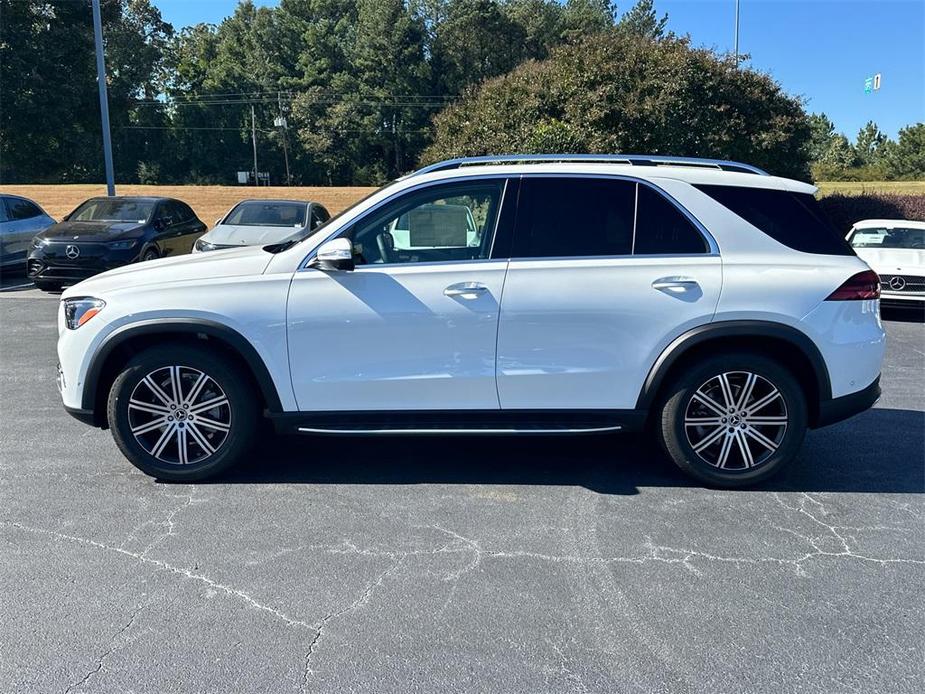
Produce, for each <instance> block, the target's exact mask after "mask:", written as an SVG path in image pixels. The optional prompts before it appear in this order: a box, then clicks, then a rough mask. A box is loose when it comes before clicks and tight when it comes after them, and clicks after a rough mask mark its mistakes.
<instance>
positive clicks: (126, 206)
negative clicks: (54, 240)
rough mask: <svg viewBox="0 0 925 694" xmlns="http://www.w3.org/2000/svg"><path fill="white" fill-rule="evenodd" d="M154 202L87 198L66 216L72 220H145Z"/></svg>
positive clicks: (148, 216)
mask: <svg viewBox="0 0 925 694" xmlns="http://www.w3.org/2000/svg"><path fill="white" fill-rule="evenodd" d="M153 209H154V203H153V202H148V201H142V200H118V199H99V200H87V202H85V203H84V204H83V205H81V206H80V207H78V208H77V209H76V210H74V213H73V214H72V215H71V216H70V217H69V218H68V219H69V221H72V222H138V223H139V224H141V223H144V222H147V221H148V218H150V217H151V211H152V210H153Z"/></svg>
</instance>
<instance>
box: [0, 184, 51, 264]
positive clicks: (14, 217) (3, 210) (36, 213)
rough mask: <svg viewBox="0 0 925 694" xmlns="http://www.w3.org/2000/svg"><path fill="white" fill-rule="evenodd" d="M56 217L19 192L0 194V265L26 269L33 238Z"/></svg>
mask: <svg viewBox="0 0 925 694" xmlns="http://www.w3.org/2000/svg"><path fill="white" fill-rule="evenodd" d="M54 223H55V220H54V219H52V218H51V217H50V216H48V215H47V214H46V213H45V210H43V209H42V208H41V207H39V206H38V204H37V203H35V202H33V201H32V200H29V199H28V198H23V197H20V196H19V195H8V194H3V195H0V267H3V268H6V269H9V268H12V267H15V266H22V270H23V271H25V269H26V256H27V255H28V254H29V246H30V244H31V243H32V239H33V238H34V237H35V235H36V234H38V233H39V232H40V231H44V230H45V229H47V228H48V227H50V226H51V225H52V224H54Z"/></svg>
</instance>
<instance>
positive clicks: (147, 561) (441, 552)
mask: <svg viewBox="0 0 925 694" xmlns="http://www.w3.org/2000/svg"><path fill="white" fill-rule="evenodd" d="M773 498H774V500H775V502H776V503H777V504H778V505H779V506H780V507H782V508H783V509H785V510H786V511H787V512H788V515H792V514H797V516H798V517H800V518H804V519H806V520H807V521H808V522H809V523H811V524H812V525H813V526H815V527H818V528H819V529H820V530H821V532H820V534H816V535H814V534H806V533H801V532H798V531H797V530H794V529H792V528H786V527H781V526H774V527H776V529H777V530H778V531H780V532H784V533H787V534H790V535H792V536H794V537H796V538H798V539H799V540H800V541H802V542H805V543H807V544H808V545H809V547H810V548H811V551H807V552H805V553H804V554H803V555H801V556H795V557H776V556H751V557H750V556H723V555H719V554H712V553H709V552H704V551H701V550H697V549H692V548H685V547H673V546H669V545H660V544H656V543H654V542H653V541H652V539H651V538H650V537H648V536H645V537H644V540H645V541H644V544H643V546H644V547H645V549H646V552H645V553H644V554H638V555H630V556H611V557H606V556H584V555H569V554H564V555H561V554H548V553H542V552H532V551H527V550H513V551H503V550H491V549H486V548H484V547H483V546H482V544H481V543H480V542H479V541H478V540H476V539H473V538H469V537H466V536H464V535H462V534H460V533H459V532H456V531H455V530H451V529H448V528H445V527H443V526H440V525H436V524H433V525H427V526H424V525H420V526H414V527H416V528H418V529H427V530H434V531H437V532H439V533H442V534H443V535H445V536H447V538H448V541H446V542H443V543H442V544H440V545H439V546H435V547H430V548H426V549H413V550H411V549H409V550H405V551H399V550H391V549H384V548H373V547H366V548H364V547H360V546H358V545H357V544H355V543H354V542H353V541H351V540H349V539H344V540H343V541H342V542H341V543H339V544H337V545H310V546H307V547H300V548H297V549H295V550H292V551H302V550H311V551H324V552H327V553H329V554H339V555H345V556H346V555H356V556H365V557H373V558H388V559H391V560H392V561H391V563H390V564H389V566H388V567H387V568H385V569H384V570H383V571H381V572H380V573H379V574H378V575H377V576H376V577H375V578H374V579H373V580H372V581H370V582H369V584H367V586H366V588H365V589H364V590H363V592H362V593H361V595H360V596H359V597H358V598H357V599H356V600H353V601H352V602H350V603H349V604H347V605H345V606H344V607H341V608H339V609H336V610H332V611H330V612H328V613H327V614H326V615H324V616H323V617H322V618H321V619H319V620H318V621H316V622H314V623H310V622H307V621H305V620H303V619H298V618H296V617H293V616H291V615H289V614H287V613H286V612H284V611H282V610H281V609H278V608H277V607H273V606H271V605H267V604H264V603H262V602H260V601H259V600H257V599H256V598H254V597H253V596H252V595H250V594H249V593H247V592H245V591H243V590H240V589H238V588H235V587H233V586H231V585H227V584H225V583H221V582H219V581H216V580H214V579H212V578H210V577H209V576H207V575H205V574H202V573H197V572H195V571H192V570H189V569H185V568H182V567H179V566H175V565H173V564H170V563H168V562H166V561H163V560H160V559H155V558H152V557H151V556H149V552H150V551H151V550H152V549H154V548H155V547H156V546H157V545H159V544H160V543H162V542H163V541H164V540H165V539H166V538H168V537H170V536H171V535H175V534H176V532H175V530H176V525H175V519H176V516H177V515H178V514H179V513H181V512H182V511H183V510H184V509H186V508H188V507H189V506H191V505H192V504H193V503H196V502H197V501H200V500H199V499H196V498H194V494H192V493H191V494H190V495H188V496H186V497H184V502H183V503H182V504H180V505H179V506H177V507H176V508H174V509H172V510H171V512H170V513H169V514H168V515H167V516H166V517H165V519H164V520H162V521H160V522H159V523H158V525H161V526H163V527H164V528H165V529H166V531H165V532H163V533H161V534H160V535H159V536H158V537H156V538H154V539H153V540H152V541H151V542H150V543H149V544H148V546H147V547H146V548H145V549H144V550H143V551H141V552H133V551H130V550H128V549H125V548H124V547H116V546H112V545H109V544H106V543H104V542H99V541H96V540H91V539H88V538H84V537H79V536H76V535H70V534H67V533H62V532H58V531H55V530H50V529H47V528H40V527H33V526H28V525H24V524H22V523H16V522H6V521H4V522H2V524H3V525H6V526H8V527H13V528H17V529H19V530H22V531H25V532H30V533H38V534H42V535H46V536H49V537H52V538H55V539H56V540H59V541H64V542H70V543H75V544H79V545H84V546H88V547H92V548H95V549H99V550H103V551H107V552H112V553H116V554H119V555H122V556H124V557H126V558H128V559H131V560H133V561H136V562H139V563H140V564H143V565H147V566H151V567H155V568H157V569H159V570H162V571H166V572H168V573H171V574H174V575H177V576H179V577H180V578H185V579H189V580H194V581H198V582H200V583H203V584H205V585H207V586H209V587H210V588H213V589H215V590H217V591H220V592H223V593H225V594H227V595H229V596H231V597H233V598H236V599H238V600H240V601H242V602H243V603H245V604H246V605H248V606H250V607H253V608H255V609H258V610H260V611H262V612H265V613H267V614H269V615H271V616H272V617H273V618H274V619H276V620H278V621H281V622H283V623H284V624H286V625H287V626H289V627H294V628H298V629H303V630H307V631H309V632H310V633H311V634H312V636H311V639H310V641H309V643H308V647H307V650H306V652H305V655H304V662H303V668H302V678H301V684H300V687H299V690H300V692H303V693H304V692H305V691H307V689H308V687H309V686H310V684H311V680H312V678H313V677H314V675H315V669H314V660H315V659H316V658H315V656H316V651H317V649H318V646H319V644H320V643H321V641H322V639H323V637H324V634H325V629H326V627H327V626H328V625H329V623H330V622H331V621H332V620H335V619H338V618H340V617H343V616H344V615H347V614H350V613H352V612H354V611H356V610H357V609H360V608H362V607H363V606H364V605H366V604H367V603H368V602H369V600H370V599H371V597H372V595H373V594H374V592H375V591H376V589H377V588H379V587H380V586H381V585H382V584H383V582H384V581H385V580H386V579H387V578H388V577H389V576H390V575H392V574H393V573H395V572H396V571H398V569H399V568H400V567H401V565H402V564H403V563H404V562H405V561H406V560H407V559H408V558H409V557H417V556H447V555H458V554H469V555H471V556H470V558H469V559H468V560H467V561H466V563H465V564H464V565H462V566H461V567H458V568H454V569H452V570H444V571H442V572H439V573H437V574H436V576H438V577H439V580H441V581H445V582H447V583H450V584H451V588H450V591H449V593H448V595H447V598H446V600H445V602H444V604H443V606H442V607H441V608H440V610H439V611H438V614H439V613H442V612H443V611H444V610H445V609H446V607H447V606H448V605H449V603H450V601H451V600H452V599H453V597H454V595H455V593H456V588H457V585H458V583H459V580H460V579H461V578H462V577H463V576H465V575H467V574H469V573H471V572H472V571H474V570H476V569H477V568H478V567H479V566H480V564H481V563H482V562H483V561H485V560H517V559H532V560H539V561H544V562H552V563H576V564H618V563H622V564H645V563H648V562H658V563H664V564H678V565H681V566H683V567H684V568H685V569H686V570H687V571H689V572H690V573H692V574H694V575H697V576H701V575H702V571H701V569H700V568H698V567H697V566H696V565H695V562H696V561H697V560H701V561H705V562H719V563H728V564H750V565H755V564H762V563H771V564H778V565H782V566H791V567H793V569H794V570H795V571H796V572H797V574H798V575H801V576H805V575H806V572H805V570H804V568H803V565H804V564H805V563H806V562H809V561H811V560H813V559H816V558H821V557H834V558H839V557H841V558H846V559H851V560H856V561H862V562H868V563H874V564H879V565H886V564H909V565H925V559H918V558H907V557H872V556H867V555H865V554H862V553H859V552H858V551H857V550H856V549H855V548H853V547H852V539H853V538H852V536H851V535H850V534H849V533H852V532H861V531H869V530H890V531H894V530H895V531H906V530H907V529H905V528H892V527H887V526H860V527H858V526H847V525H836V524H834V523H830V522H827V521H826V516H828V515H830V512H829V511H828V509H826V506H825V504H824V503H823V501H821V500H819V499H817V498H814V497H813V496H812V495H810V494H809V493H807V492H799V496H798V499H797V502H796V503H795V504H793V503H788V501H789V499H785V498H784V496H783V495H782V494H781V493H777V492H775V493H773ZM833 543H834V545H835V546H834V547H833V546H832V545H833ZM431 575H433V574H431ZM142 609H144V608H143V607H140V608H138V609H137V610H136V611H135V612H133V613H132V615H131V617H130V619H129V620H128V622H127V623H126V624H125V625H124V626H123V627H122V628H121V629H120V630H119V631H118V632H116V633H115V634H114V635H113V636H112V638H111V639H110V641H109V646H108V647H107V648H106V650H105V651H104V652H103V653H102V654H101V655H100V656H99V658H98V660H97V663H96V667H94V668H92V669H91V670H90V671H88V672H87V673H86V674H85V675H84V677H83V678H82V679H81V680H79V681H77V682H75V683H72V684H71V685H69V686H68V688H67V689H66V690H65V693H66V694H70V692H71V691H72V690H74V689H77V688H79V687H81V686H83V685H84V684H85V683H86V682H87V681H89V680H90V679H91V678H92V677H93V676H95V675H96V674H98V673H99V672H100V671H101V670H102V669H103V667H104V662H105V660H106V658H108V657H109V656H110V655H112V653H113V652H115V651H116V650H118V647H117V641H118V640H119V637H120V636H121V635H122V634H124V633H125V632H126V631H127V630H128V629H129V628H130V627H131V625H132V623H133V622H134V620H135V618H136V617H137V615H138V613H139V612H140V611H141V610H142ZM555 650H556V651H557V652H558V653H559V655H560V657H563V655H562V653H561V651H560V650H559V649H558V648H555ZM563 672H564V674H566V676H569V673H568V671H567V670H563ZM573 684H575V685H578V686H580V685H581V683H579V682H573Z"/></svg>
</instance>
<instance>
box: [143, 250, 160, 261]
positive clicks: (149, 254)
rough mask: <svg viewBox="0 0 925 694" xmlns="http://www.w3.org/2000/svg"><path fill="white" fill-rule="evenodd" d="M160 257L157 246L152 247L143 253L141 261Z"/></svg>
mask: <svg viewBox="0 0 925 694" xmlns="http://www.w3.org/2000/svg"><path fill="white" fill-rule="evenodd" d="M160 257H161V254H160V253H158V252H157V249H156V248H153V247H152V248H149V249H148V250H146V251H145V252H144V253H142V254H141V262H145V261H146V260H157V259H158V258H160Z"/></svg>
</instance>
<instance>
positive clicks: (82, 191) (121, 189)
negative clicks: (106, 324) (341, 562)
mask: <svg viewBox="0 0 925 694" xmlns="http://www.w3.org/2000/svg"><path fill="white" fill-rule="evenodd" d="M819 189H820V194H821V195H831V194H832V193H843V194H845V195H860V194H861V193H911V194H920V195H925V181H864V182H857V183H855V182H841V181H839V182H822V183H819ZM373 190H374V188H356V187H348V186H342V187H336V186H335V187H323V186H321V187H293V188H285V187H272V188H255V187H253V186H250V187H248V186H135V185H124V186H123V185H119V186H116V193H118V194H119V195H164V196H167V197H173V198H178V199H180V200H183V201H184V202H186V203H188V204H189V205H190V206H192V208H193V209H194V210H195V211H196V214H197V215H198V216H199V218H200V219H201V220H202V221H204V222H205V223H206V224H208V225H209V226H212V225H213V224H214V223H215V220H216V219H218V218H219V217H221V216H222V215H223V214H224V213H225V212H227V211H228V210H229V209H230V208H231V207H232V205H234V204H235V203H237V202H239V201H241V200H244V199H246V198H294V199H296V200H317V201H318V202H320V203H321V204H323V205H324V206H325V207H327V208H328V210H329V211H330V212H331V214H337V213H338V212H340V211H341V210H343V209H344V208H345V207H348V206H349V205H351V204H353V203H354V202H356V201H357V200H359V199H360V198H362V197H363V196H364V195H367V194H369V193H370V192H372V191H373ZM2 192H5V193H13V194H15V195H24V196H26V197H27V198H32V199H33V200H35V201H36V202H38V203H39V204H40V205H41V206H42V207H43V208H45V211H46V212H48V214H50V215H51V216H52V217H54V218H55V219H61V217H62V216H64V215H65V214H67V213H68V212H70V211H71V210H73V209H74V208H75V207H77V205H79V204H80V203H81V202H83V201H84V200H86V199H87V198H89V197H92V196H94V195H105V194H106V186H104V185H102V184H99V185H96V184H86V185H85V184H76V185H14V186H3V188H2Z"/></svg>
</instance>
